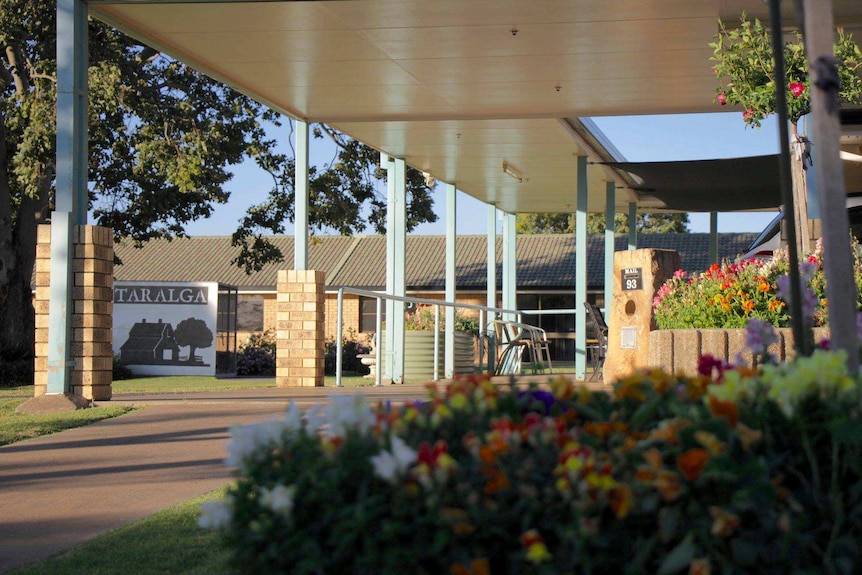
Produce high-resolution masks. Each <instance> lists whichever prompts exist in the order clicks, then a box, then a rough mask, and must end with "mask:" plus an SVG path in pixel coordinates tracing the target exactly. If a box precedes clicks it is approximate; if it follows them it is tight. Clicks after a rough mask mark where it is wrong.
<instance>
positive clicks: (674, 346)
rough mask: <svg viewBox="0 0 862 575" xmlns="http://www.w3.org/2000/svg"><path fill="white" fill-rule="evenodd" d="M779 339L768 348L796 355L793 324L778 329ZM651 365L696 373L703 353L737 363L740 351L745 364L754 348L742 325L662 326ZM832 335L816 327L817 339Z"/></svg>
mask: <svg viewBox="0 0 862 575" xmlns="http://www.w3.org/2000/svg"><path fill="white" fill-rule="evenodd" d="M775 331H776V332H777V334H778V342H777V343H774V344H773V345H772V346H770V348H769V352H770V353H772V354H774V355H775V356H776V357H778V359H779V361H785V360H787V359H790V358H792V357H793V356H794V355H795V352H794V349H793V331H792V330H791V329H790V328H780V329H777V330H775ZM649 337H650V344H649V366H650V367H657V368H661V369H663V370H664V371H666V372H668V373H680V374H684V375H695V374H697V364H698V361H700V358H701V356H703V355H707V354H708V355H712V356H713V357H716V358H719V359H721V360H723V361H728V362H732V363H735V364H738V361H737V358H738V357H737V356H740V355H741V358H742V360H743V362H744V363H745V364H746V365H749V366H750V365H751V364H752V363H753V359H754V358H753V356H752V354H751V351H750V350H748V349H747V348H746V347H745V330H743V329H659V330H655V331H653V332H651V333H650V336H649ZM826 337H829V329H828V328H816V329H815V330H814V341H820V340H821V339H823V338H826Z"/></svg>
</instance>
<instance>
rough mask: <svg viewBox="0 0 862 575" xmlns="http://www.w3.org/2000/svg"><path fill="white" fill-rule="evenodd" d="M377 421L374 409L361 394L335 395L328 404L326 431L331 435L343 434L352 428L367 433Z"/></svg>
mask: <svg viewBox="0 0 862 575" xmlns="http://www.w3.org/2000/svg"><path fill="white" fill-rule="evenodd" d="M375 421H376V417H375V416H374V411H373V410H372V409H371V407H370V406H369V405H368V403H366V401H365V399H364V398H363V397H362V395H360V394H353V395H348V396H344V395H341V396H337V397H333V398H332V399H330V400H329V405H327V406H326V422H327V423H328V424H329V425H328V427H327V430H326V433H327V435H330V436H342V435H344V434H345V433H346V432H347V430H348V429H350V428H355V429H356V430H357V431H359V432H360V433H365V432H366V431H368V430H369V429H371V427H373V426H374V422H375Z"/></svg>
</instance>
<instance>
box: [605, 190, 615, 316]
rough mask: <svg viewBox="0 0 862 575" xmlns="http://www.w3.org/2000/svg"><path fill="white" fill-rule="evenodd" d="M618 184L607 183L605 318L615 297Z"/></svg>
mask: <svg viewBox="0 0 862 575" xmlns="http://www.w3.org/2000/svg"><path fill="white" fill-rule="evenodd" d="M616 195H617V186H616V183H614V182H607V183H606V184H605V306H604V307H605V318H607V317H609V314H608V312H609V311H610V309H611V300H612V299H613V297H614V225H615V224H614V218H615V217H616Z"/></svg>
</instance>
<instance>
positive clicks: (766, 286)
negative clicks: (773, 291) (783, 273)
mask: <svg viewBox="0 0 862 575" xmlns="http://www.w3.org/2000/svg"><path fill="white" fill-rule="evenodd" d="M757 289H758V290H759V291H769V284H768V283H766V282H761V284H760V285H759V286H757Z"/></svg>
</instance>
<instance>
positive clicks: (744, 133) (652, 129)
mask: <svg viewBox="0 0 862 575" xmlns="http://www.w3.org/2000/svg"><path fill="white" fill-rule="evenodd" d="M593 120H594V121H595V122H596V124H597V125H598V126H599V128H600V129H601V130H602V132H604V133H605V135H606V136H607V137H608V139H609V140H610V141H611V142H612V143H613V144H614V146H616V148H617V149H618V150H619V151H620V152H621V153H622V154H623V156H625V158H626V159H628V160H630V161H635V162H647V161H668V160H698V159H714V158H734V157H742V156H756V155H762V154H772V153H776V152H777V151H778V148H779V142H778V127H777V122H776V121H775V119H774V117H770V118H769V119H767V120H766V121H765V122H764V123H763V127H762V128H760V129H759V130H757V129H752V128H746V127H745V124H744V123H743V121H742V115H741V114H740V113H739V112H731V113H715V114H689V115H666V116H627V117H607V118H594V119H593ZM282 130H283V131H284V134H285V137H287V129H286V128H282ZM331 154H332V149H331V147H330V146H327V144H326V143H324V142H323V141H321V140H312V142H311V161H312V163H315V164H318V165H319V164H323V163H326V162H328V161H330V160H331ZM270 187H271V182H270V181H269V180H268V176H266V175H265V174H264V173H263V172H262V171H260V170H258V169H257V167H256V166H254V164H253V163H251V162H247V163H245V164H242V165H240V166H237V168H236V169H235V170H234V178H233V180H231V182H229V183H228V189H229V190H231V192H232V194H231V200H230V202H229V203H228V204H225V205H223V206H217V207H216V210H215V213H214V214H213V216H212V217H211V218H209V219H207V220H203V221H200V222H196V223H194V224H191V225H190V226H188V228H187V231H188V233H189V234H190V235H226V234H230V233H232V232H233V230H234V229H236V225H237V221H238V219H239V218H240V217H241V216H242V214H243V213H244V212H245V210H246V208H248V206H250V205H252V204H254V203H257V202H260V201H262V200H263V199H264V198H265V197H266V194H267V191H268V190H269V188H270ZM435 196H436V197H435V208H436V211H437V214H438V216H439V219H438V221H437V222H435V223H433V224H423V225H421V226H419V227H418V228H417V229H416V230H415V231H414V232H413V233H416V234H440V235H442V234H443V233H445V222H444V219H443V214H444V210H445V205H444V204H445V200H444V192H443V186H438V188H437V190H436V192H435ZM457 201H458V219H457V223H456V229H457V231H458V233H459V234H484V233H486V218H485V214H486V209H487V208H486V206H485V204H483V203H481V202H478V201H476V200H474V199H472V198H471V197H470V196H468V195H466V194H463V193H460V192H459V193H458V199H457ZM477 211H479V213H481V214H482V217H479V218H477V217H475V214H476V213H477ZM774 216H775V213H774V212H761V213H750V214H744V213H733V214H720V215H719V217H718V231H719V232H759V231H761V230H762V229H763V228H764V227H765V226H766V224H767V223H768V222H769V221H770V220H771V219H772V218H773V217H774ZM690 222H691V224H690V226H689V227H690V229H691V230H692V231H694V232H706V231H709V215H708V214H691V215H690ZM288 233H293V228H292V226H289V231H288ZM368 233H371V232H368Z"/></svg>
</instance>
